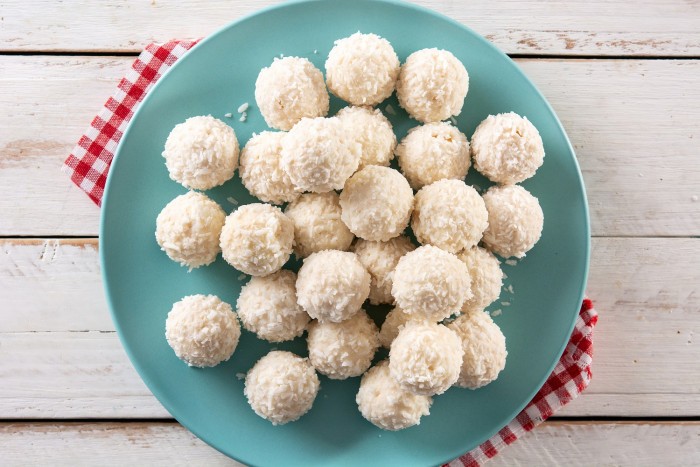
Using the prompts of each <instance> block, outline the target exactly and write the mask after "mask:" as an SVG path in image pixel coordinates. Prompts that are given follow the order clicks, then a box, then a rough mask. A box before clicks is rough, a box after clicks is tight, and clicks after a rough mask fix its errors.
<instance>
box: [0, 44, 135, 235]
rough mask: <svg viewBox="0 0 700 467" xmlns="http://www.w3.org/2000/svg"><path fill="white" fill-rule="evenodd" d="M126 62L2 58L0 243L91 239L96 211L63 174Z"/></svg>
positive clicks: (97, 212)
mask: <svg viewBox="0 0 700 467" xmlns="http://www.w3.org/2000/svg"><path fill="white" fill-rule="evenodd" d="M131 61H132V59H131V58H123V57H121V58H109V57H99V58H97V57H76V58H73V57H15V56H12V57H0V109H2V110H0V127H1V128H2V129H3V131H2V132H0V212H2V213H3V214H2V217H0V235H46V236H50V235H95V234H96V233H97V231H98V226H99V216H100V213H99V210H98V209H97V207H96V206H95V205H94V204H93V203H92V202H91V201H90V200H89V199H88V197H87V196H86V195H85V194H83V192H82V191H80V190H78V189H77V188H76V187H75V186H73V185H72V184H71V183H70V181H69V179H68V177H67V176H66V174H64V173H62V172H61V171H60V167H61V165H62V164H63V161H64V160H65V158H66V157H67V156H68V154H69V153H70V151H71V150H72V149H73V146H74V145H75V143H76V142H77V141H78V139H79V138H80V135H81V134H82V133H83V132H84V131H85V129H86V128H87V126H88V125H89V123H90V121H91V119H92V118H93V117H94V116H95V114H96V113H97V111H98V110H99V109H100V107H101V106H102V105H103V104H104V102H105V101H106V100H107V97H109V95H110V94H111V93H112V91H113V90H114V89H115V88H116V85H117V83H118V82H119V79H120V78H121V77H122V76H123V75H124V73H125V71H126V70H127V69H128V67H129V66H130V63H131Z"/></svg>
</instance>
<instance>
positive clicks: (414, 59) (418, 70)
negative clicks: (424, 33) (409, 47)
mask: <svg viewBox="0 0 700 467" xmlns="http://www.w3.org/2000/svg"><path fill="white" fill-rule="evenodd" d="M468 89H469V75H468V74H467V70H466V68H464V65H463V64H462V62H460V61H459V60H458V59H457V57H455V56H454V55H452V53H450V52H448V51H447V50H438V49H422V50H419V51H417V52H413V53H412V54H411V55H409V56H408V58H407V59H406V62H405V63H404V64H403V66H402V67H401V72H400V73H399V79H398V81H396V97H398V99H399V104H400V105H401V107H403V108H404V109H406V112H408V114H409V115H410V116H411V117H413V118H415V119H416V120H418V121H420V122H439V121H440V120H446V119H448V118H450V117H451V116H453V115H459V113H460V112H461V111H462V105H464V98H465V97H467V90H468Z"/></svg>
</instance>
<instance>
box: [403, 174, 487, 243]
mask: <svg viewBox="0 0 700 467" xmlns="http://www.w3.org/2000/svg"><path fill="white" fill-rule="evenodd" d="M488 225H489V223H488V212H486V206H485V205H484V200H483V199H482V198H481V196H479V193H478V192H477V191H476V190H475V189H474V188H472V187H470V186H469V185H467V184H466V183H464V182H463V181H462V180H438V181H437V182H435V183H431V184H430V185H426V186H424V187H423V188H421V189H420V191H419V192H418V193H416V197H415V206H414V208H413V215H412V216H411V228H412V229H413V233H414V234H415V236H416V239H417V240H418V241H419V242H420V243H422V244H430V245H435V246H436V247H438V248H442V249H443V250H446V251H449V252H451V253H457V252H458V251H460V250H463V249H464V248H471V247H472V246H474V245H476V244H477V243H479V240H481V237H482V235H483V233H484V230H486V227H488Z"/></svg>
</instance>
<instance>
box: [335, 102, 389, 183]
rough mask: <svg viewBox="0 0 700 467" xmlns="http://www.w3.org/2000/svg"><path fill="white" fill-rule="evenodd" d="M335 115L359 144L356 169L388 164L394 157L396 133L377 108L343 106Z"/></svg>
mask: <svg viewBox="0 0 700 467" xmlns="http://www.w3.org/2000/svg"><path fill="white" fill-rule="evenodd" d="M335 116H336V117H338V118H339V119H340V121H341V122H342V123H343V126H344V127H345V131H346V132H347V133H348V134H349V135H351V137H352V138H353V139H354V140H355V141H356V142H358V143H359V144H360V147H361V151H360V152H361V157H360V165H359V167H358V170H359V169H362V168H363V167H365V166H367V165H383V166H388V165H389V162H390V161H391V160H392V159H393V158H394V149H395V148H396V135H395V134H394V130H393V128H392V126H391V123H389V120H387V118H386V117H385V116H384V115H383V114H382V113H381V112H380V111H379V109H371V108H369V107H345V108H342V109H340V111H339V112H338V113H337V114H336V115H335Z"/></svg>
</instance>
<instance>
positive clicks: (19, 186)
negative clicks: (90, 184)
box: [0, 56, 700, 236]
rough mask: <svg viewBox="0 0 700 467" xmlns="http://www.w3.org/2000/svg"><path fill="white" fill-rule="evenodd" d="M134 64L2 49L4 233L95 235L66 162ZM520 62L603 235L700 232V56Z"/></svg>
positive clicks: (93, 215) (0, 231) (93, 213)
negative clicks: (574, 159) (554, 124)
mask: <svg viewBox="0 0 700 467" xmlns="http://www.w3.org/2000/svg"><path fill="white" fill-rule="evenodd" d="M130 62H131V58H129V57H120V58H109V57H81V58H72V57H70V58H69V57H24V56H5V57H0V128H3V129H4V130H5V131H3V132H0V212H2V213H3V217H2V218H0V235H5V236H14V235H33V236H52V235H96V234H97V231H98V218H99V211H98V209H97V208H96V207H95V206H93V205H92V203H91V202H90V201H89V200H88V199H87V197H86V196H85V195H83V194H82V192H80V191H79V190H78V189H77V188H75V187H74V186H72V185H71V183H70V182H69V181H68V179H67V177H66V176H65V174H63V173H61V172H60V171H59V170H58V169H59V167H60V166H61V163H62V162H63V160H64V158H65V157H66V155H67V154H68V153H69V152H70V150H71V149H72V147H73V144H74V143H75V141H77V139H78V137H79V135H80V134H81V133H82V132H83V131H84V129H85V127H86V126H87V124H88V123H89V121H90V119H91V118H92V116H94V113H95V112H96V111H97V110H98V109H99V107H100V106H101V105H102V103H103V102H104V100H106V98H107V96H108V95H109V94H110V93H111V91H112V90H113V88H114V87H115V84H116V82H117V80H118V78H119V76H121V75H122V74H123V73H124V71H125V70H126V69H127V68H128V67H129V65H130ZM518 63H519V64H520V65H521V66H522V67H523V68H524V70H525V72H526V73H527V74H528V75H529V76H530V77H531V78H532V79H533V80H534V81H535V83H536V84H537V85H538V86H539V87H540V88H541V89H542V91H543V92H544V94H545V95H546V96H547V97H548V98H549V100H550V102H551V103H552V104H553V106H554V108H555V109H556V110H557V112H558V114H559V116H560V118H561V119H562V121H563V123H564V126H565V128H566V129H567V131H568V133H569V135H570V137H571V140H572V143H573V144H574V146H575V148H576V151H577V154H578V158H579V161H580V163H581V166H582V169H583V173H584V178H585V180H586V183H587V189H588V197H589V202H590V207H591V210H590V211H591V220H592V228H593V234H594V235H598V236H640V235H643V236H671V235H672V236H695V235H700V202H698V201H694V200H697V199H698V198H697V197H698V196H700V165H699V164H697V143H696V141H697V139H698V138H700V135H698V125H697V124H696V122H697V121H700V107H698V106H697V105H695V103H696V102H700V87H698V86H697V85H696V83H697V82H699V81H700V61H685V60H672V61H671V60H654V61H637V60H518ZM650 90H653V92H650ZM660 96H663V98H661V97H660ZM38 102H41V103H42V104H41V106H39V104H37V103H38ZM38 128H39V129H41V130H40V131H38V130H37V129H38ZM640 129H644V131H640ZM29 181H31V183H28V182H29ZM67 213H70V214H69V215H66V214H67Z"/></svg>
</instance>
